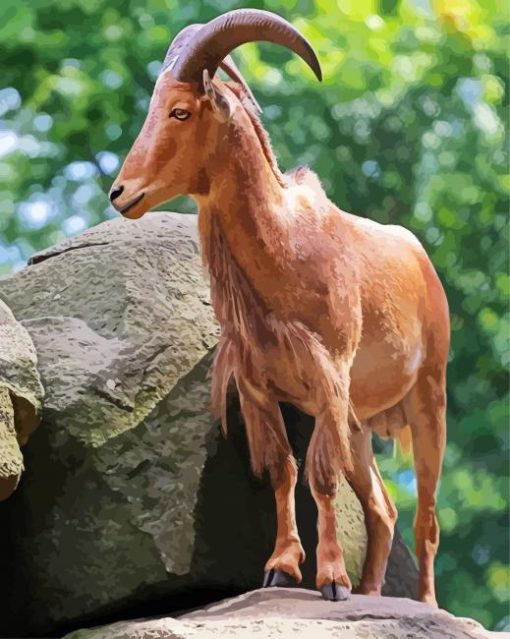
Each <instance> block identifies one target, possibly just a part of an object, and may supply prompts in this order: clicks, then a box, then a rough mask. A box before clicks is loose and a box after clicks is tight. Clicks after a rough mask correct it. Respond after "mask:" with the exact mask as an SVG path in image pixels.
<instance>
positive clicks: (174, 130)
mask: <svg viewBox="0 0 510 639" xmlns="http://www.w3.org/2000/svg"><path fill="white" fill-rule="evenodd" d="M258 40H265V41H269V42H274V43H277V44H280V45H283V46H286V47H287V48H289V49H291V50H292V51H294V52H295V53H297V54H298V55H299V56H301V58H303V59H304V60H305V62H307V64H308V65H309V66H310V67H311V68H312V70H313V71H314V73H315V74H316V76H317V77H318V78H319V80H320V79H321V70H320V65H319V62H318V59H317V56H316V55H315V53H314V51H313V49H312V47H311V45H310V44H309V42H308V41H307V40H306V39H305V38H304V37H303V36H302V35H301V34H300V33H299V32H298V31H297V30H296V29H295V28H294V27H293V26H292V25H291V24H290V23H288V22H287V21H286V20H284V19H283V18H280V17H279V16H277V15H276V14H273V13H269V12H267V11H260V10H256V9H239V10H236V11H230V12H228V13H226V14H224V15H222V16H219V17H218V18H215V19H214V20H212V21H211V22H209V23H207V24H206V25H190V26H188V27H186V28H185V29H183V30H182V31H181V32H180V33H179V34H178V35H177V36H176V38H175V39H174V40H173V42H172V43H171V45H170V47H169V49H168V52H167V55H166V57H165V61H164V64H163V68H162V71H161V74H160V76H159V78H158V80H157V82H156V86H155V88H154V92H153V95H152V98H151V102H150V105H149V112H148V114H147V118H146V120H145V123H144V125H143V127H142V130H141V131H140V134H139V135H138V137H137V139H136V140H135V143H134V144H133V146H132V148H131V150H130V152H129V154H128V156H127V157H126V159H125V161H124V164H123V166H122V169H121V171H120V173H119V175H118V177H117V179H116V180H115V183H114V184H113V186H112V189H111V191H110V200H111V202H112V204H113V205H114V207H115V208H116V209H117V210H118V211H119V212H121V213H122V214H123V215H124V216H125V217H129V218H138V217H141V216H142V215H143V214H144V213H146V212H147V211H148V210H150V209H151V208H153V207H154V206H156V205H158V204H160V203H161V202H164V201H167V200H170V199H172V198H174V197H176V196H177V195H188V194H189V195H203V194H206V193H207V190H208V188H209V182H208V178H207V177H206V176H207V175H209V172H208V171H206V168H208V164H210V163H211V162H214V161H218V157H221V153H220V155H219V156H218V153H217V152H218V150H220V151H221V149H218V146H219V145H222V144H223V145H225V144H227V143H228V142H227V140H228V136H225V135H224V132H225V131H224V127H226V126H228V124H229V121H231V120H232V118H233V117H235V112H236V109H237V108H244V107H243V106H242V104H241V103H240V101H239V99H238V98H237V96H236V95H235V94H234V93H233V92H231V91H228V90H227V89H226V87H225V86H224V85H223V83H222V82H221V80H220V79H219V78H218V77H215V73H216V71H217V69H218V67H222V68H223V69H224V70H225V71H226V73H227V74H228V75H230V77H231V78H232V79H234V80H235V81H236V82H238V83H240V84H241V85H242V87H243V89H244V94H245V95H246V98H247V100H248V101H249V102H251V104H252V106H253V107H255V109H259V107H258V104H257V102H256V100H255V98H254V97H253V94H252V93H251V91H250V89H249V87H248V85H247V84H246V82H245V81H244V79H243V77H242V75H241V73H240V72H239V70H238V69H237V67H236V66H235V64H234V63H233V60H232V59H231V58H230V56H229V53H230V52H231V51H232V50H233V49H234V48H236V47H237V46H239V45H241V44H243V43H245V42H254V41H258ZM223 152H224V153H225V152H227V153H228V149H223Z"/></svg>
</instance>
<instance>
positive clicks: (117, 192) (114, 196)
mask: <svg viewBox="0 0 510 639" xmlns="http://www.w3.org/2000/svg"><path fill="white" fill-rule="evenodd" d="M123 190H124V187H123V186H116V187H115V188H114V189H112V190H111V191H110V202H113V200H116V199H117V198H118V197H119V195H120V194H121V193H122V191H123Z"/></svg>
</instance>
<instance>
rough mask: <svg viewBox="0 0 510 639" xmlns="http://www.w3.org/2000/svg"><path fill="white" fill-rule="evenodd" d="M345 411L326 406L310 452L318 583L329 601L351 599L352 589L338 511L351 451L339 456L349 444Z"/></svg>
mask: <svg viewBox="0 0 510 639" xmlns="http://www.w3.org/2000/svg"><path fill="white" fill-rule="evenodd" d="M343 412H345V414H339V413H338V411H335V412H334V413H333V412H332V411H330V410H326V411H324V412H323V413H321V414H320V415H318V416H317V417H316V420H315V429H314V433H313V435H312V439H311V441H310V447H309V449H308V454H307V475H308V479H309V482H310V489H311V492H312V495H313V498H314V500H315V503H316V504H317V510H318V519H317V530H318V537H319V542H318V545H317V576H316V585H317V589H318V590H319V591H320V592H321V593H322V596H323V598H324V599H327V600H329V601H342V600H345V599H348V598H349V596H350V593H351V590H352V585H351V581H350V579H349V577H348V575H347V571H346V568H345V561H344V556H343V551H342V548H341V546H340V544H339V543H338V536H337V526H336V514H335V501H336V497H337V491H338V477H339V473H340V471H341V469H342V463H344V464H346V465H347V466H349V463H350V456H349V455H348V453H347V459H344V460H342V459H341V458H340V457H341V455H342V451H344V452H345V445H346V444H347V442H346V440H345V435H344V434H343V433H345V432H346V429H347V407H345V411H342V413H343ZM344 418H345V422H343V423H340V422H339V420H343V419H344ZM344 428H345V430H342V429H344Z"/></svg>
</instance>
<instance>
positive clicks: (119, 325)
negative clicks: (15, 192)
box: [0, 213, 416, 636]
mask: <svg viewBox="0 0 510 639" xmlns="http://www.w3.org/2000/svg"><path fill="white" fill-rule="evenodd" d="M0 297H2V298H3V299H5V300H7V302H8V303H9V305H10V306H11V308H12V309H13V310H14V312H15V313H16V316H17V317H18V319H19V320H20V321H21V322H22V324H23V325H24V326H25V327H26V329H27V330H28V331H29V333H30V334H31V337H32V339H33V341H34V344H35V346H36V349H37V353H38V358H39V370H40V374H41V378H42V380H43V384H44V387H45V390H46V398H45V402H44V409H43V421H42V424H41V426H40V428H39V429H38V430H37V431H36V432H35V434H34V435H33V437H32V438H31V439H30V441H29V443H28V445H27V447H26V453H25V466H26V472H25V473H24V476H23V479H22V481H21V484H20V487H19V488H18V490H17V491H16V492H15V493H14V495H13V496H12V497H11V498H10V499H9V500H7V501H6V502H5V503H3V504H0V518H1V520H2V521H3V522H5V524H4V525H3V527H2V529H1V530H0V543H1V544H2V547H3V548H9V552H8V553H5V554H4V555H2V556H0V562H1V564H0V574H1V575H2V579H1V580H0V600H1V601H2V602H3V603H4V613H3V614H2V615H1V616H0V634H3V635H5V634H10V635H12V636H14V635H18V636H19V635H28V634H39V635H43V634H58V633H62V632H64V631H66V630H73V629H75V628H79V627H80V626H83V625H89V624H93V623H102V622H107V621H110V620H118V619H122V618H126V617H128V616H129V617H134V616H149V615H151V614H158V613H163V612H165V613H166V612H169V611H175V610H178V609H183V608H189V607H193V606H198V605H201V604H202V603H205V602H210V601H215V600H217V599H218V598H220V597H222V596H227V595H231V594H236V593H240V592H245V591H247V590H249V589H252V588H254V587H257V586H258V585H259V584H260V580H261V577H262V572H263V566H264V563H265V561H266V559H267V558H268V556H269V555H270V553H271V552H272V547H273V544H274V537H275V530H276V522H275V512H274V511H275V508H274V496H273V492H272V490H271V487H270V485H269V481H268V479H267V477H265V478H264V479H263V480H262V481H260V480H256V479H254V477H253V476H252V474H251V471H250V468H249V456H248V451H247V445H246V436H245V432H244V426H243V424H242V420H241V416H240V411H239V405H238V401H237V397H236V395H235V393H234V394H233V396H232V398H231V402H230V406H229V414H228V418H229V434H228V438H227V439H225V438H224V437H223V436H222V434H221V433H220V429H219V424H218V422H217V421H215V420H214V419H213V418H212V417H211V414H210V412H209V393H210V388H209V386H210V385H209V379H208V371H209V367H210V363H211V358H212V353H213V350H214V346H215V344H216V341H217V336H218V327H217V324H216V322H215V320H214V317H213V314H212V310H211V305H210V300H209V287H208V284H207V279H206V278H205V277H204V272H203V268H202V265H201V259H200V255H199V246H198V237H197V227H196V217H195V216H193V215H180V214H175V213H153V214H150V215H147V216H145V217H143V218H141V219H140V220H137V221H130V220H125V219H116V220H112V221H109V222H105V223H103V224H100V225H99V226H97V227H95V228H93V229H91V230H89V231H87V232H85V233H83V234H82V235H79V236H77V237H76V238H73V239H72V240H67V241H66V242H64V243H63V244H61V245H59V246H57V247H54V248H52V249H49V250H48V251H45V252H44V253H41V254H38V255H36V256H35V257H34V258H33V259H32V260H31V264H30V265H29V266H28V267H27V268H25V269H23V270H21V271H20V272H18V273H16V274H15V275H13V276H12V277H10V278H7V279H5V280H3V281H0ZM283 412H284V417H285V419H286V423H287V427H288V431H289V437H290V439H291V442H292V443H293V445H294V448H295V451H296V455H297V457H298V458H299V459H303V458H304V454H305V451H306V445H307V439H308V438H309V436H310V434H311V432H312V428H313V422H312V420H311V419H310V418H309V417H307V416H305V415H302V414H300V413H299V412H298V411H297V410H295V409H294V408H293V407H291V406H284V407H283ZM296 502H297V519H298V526H299V528H300V533H301V536H302V540H303V544H304V546H305V550H306V551H307V555H308V559H307V562H306V565H305V566H304V571H303V574H304V580H305V581H304V585H308V586H311V587H313V581H314V572H315V566H314V562H315V559H314V558H315V545H316V541H317V537H316V510H315V505H314V503H313V500H312V499H311V497H310V492H309V490H308V488H307V487H306V486H305V485H304V484H303V482H302V481H300V483H299V485H298V489H297V496H296ZM338 508H339V524H340V527H341V530H342V540H343V543H344V547H345V551H346V560H347V565H348V568H349V571H350V573H351V577H352V578H353V580H354V581H355V582H356V581H357V579H358V578H359V574H360V571H361V566H362V564H363V559H364V553H365V545H366V531H365V527H364V523H363V514H362V510H361V507H360V505H359V503H358V502H357V500H356V498H355V497H354V495H353V493H352V490H351V489H350V487H349V486H348V485H347V484H346V483H343V484H342V489H341V491H340V495H339V500H338ZM27 513H30V516H29V517H28V516H27ZM392 556H393V557H394V558H396V559H392V560H391V562H390V567H389V570H388V575H387V582H388V590H389V593H390V594H394V595H404V596H409V595H412V594H413V593H414V584H415V579H416V569H415V566H414V563H413V561H412V559H411V557H410V555H409V552H408V550H407V549H406V548H405V546H404V545H403V544H402V543H401V541H400V540H399V539H398V538H397V541H396V542H395V547H394V553H393V555H392ZM5 610H7V612H5Z"/></svg>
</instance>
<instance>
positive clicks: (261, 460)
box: [240, 393, 305, 588]
mask: <svg viewBox="0 0 510 639" xmlns="http://www.w3.org/2000/svg"><path fill="white" fill-rule="evenodd" d="M240 400H241V411H242V414H243V417H244V422H245V426H246V434H247V437H248V444H249V449H250V457H251V464H252V468H253V471H254V473H255V474H256V475H260V474H261V473H262V470H263V468H264V467H266V468H267V469H268V470H269V475H270V478H271V484H272V486H273V490H274V494H275V500H276V517H277V533H276V543H275V548H274V551H273V554H272V555H271V557H270V558H269V560H268V561H267V563H266V566H265V574H264V581H263V587H266V588H267V587H271V586H285V585H288V584H290V583H291V582H292V581H295V582H297V583H300V582H301V580H302V576H301V570H300V569H299V564H301V563H303V561H304V560H305V552H304V550H303V547H302V545H301V541H300V539H299V534H298V530H297V526H296V516H295V503H294V489H295V486H296V481H297V468H296V462H295V460H294V457H293V456H292V451H291V448H290V444H289V441H288V438H287V433H286V431H285V424H284V423H283V418H282V415H281V412H280V408H279V406H278V402H277V401H271V402H268V403H267V404H266V405H264V407H262V406H260V405H259V404H257V403H256V402H254V401H253V400H251V399H250V398H248V397H247V396H246V395H245V394H243V393H240Z"/></svg>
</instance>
